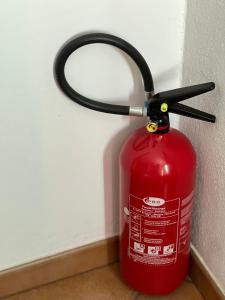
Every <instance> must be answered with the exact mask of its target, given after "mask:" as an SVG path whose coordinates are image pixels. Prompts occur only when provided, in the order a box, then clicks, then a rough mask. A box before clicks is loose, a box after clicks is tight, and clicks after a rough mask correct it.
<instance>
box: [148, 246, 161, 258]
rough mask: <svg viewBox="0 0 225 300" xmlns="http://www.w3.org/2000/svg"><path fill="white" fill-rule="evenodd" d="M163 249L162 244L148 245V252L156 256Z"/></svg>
mask: <svg viewBox="0 0 225 300" xmlns="http://www.w3.org/2000/svg"><path fill="white" fill-rule="evenodd" d="M160 250H161V246H148V254H149V255H152V256H155V255H159V251H160Z"/></svg>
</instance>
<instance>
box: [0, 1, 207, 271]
mask: <svg viewBox="0 0 225 300" xmlns="http://www.w3.org/2000/svg"><path fill="white" fill-rule="evenodd" d="M184 10H185V1H184V0H182V1H181V0H173V1H165V0H142V1H137V0H135V1H129V0H123V1H119V0H98V1H91V0H79V1H78V0H77V1H74V0H67V1H63V0H20V1H18V0H7V1H2V3H1V10H0V28H1V32H0V37H1V46H0V74H1V75H0V76H1V83H0V86H1V101H0V105H1V107H0V115H1V116H0V119H1V126H0V136H1V144H0V146H1V156H0V157H1V167H0V182H1V189H0V201H1V203H0V206H1V209H0V237H1V247H0V269H6V268H9V267H12V266H15V265H19V264H22V263H25V262H28V261H32V260H34V259H38V258H40V257H45V256H47V255H51V254H54V253H57V252H60V251H63V250H67V249H70V248H74V247H78V246H80V245H84V244H86V243H89V242H92V241H96V240H99V239H102V238H104V237H107V236H111V235H114V234H115V233H116V232H117V230H118V225H117V223H118V194H117V192H118V173H117V171H118V167H117V155H118V151H119V148H120V145H121V142H122V140H123V139H124V137H125V136H126V135H127V134H128V132H130V131H131V130H132V128H135V127H137V126H139V125H140V124H144V122H145V121H144V120H142V119H140V120H137V119H135V118H132V119H130V118H127V117H122V116H112V115H105V114H100V113H98V112H93V111H89V110H87V109H85V108H82V107H80V106H78V105H76V104H74V103H73V102H72V101H70V100H68V99H67V98H66V97H64V95H62V93H61V92H60V91H59V90H58V88H57V87H56V84H55V82H54V79H53V72H52V66H53V61H54V58H55V55H56V52H57V51H58V49H59V48H60V47H61V45H62V44H63V43H64V42H65V41H66V40H67V39H68V38H70V37H71V36H73V35H76V34H79V33H81V32H87V31H90V30H91V31H104V32H109V33H112V34H115V35H118V36H120V37H122V38H125V39H126V40H128V41H129V42H131V43H132V44H133V45H134V46H136V47H137V48H138V49H139V51H140V52H141V53H142V54H143V56H144V57H145V58H146V60H147V61H148V63H149V65H150V67H151V70H152V73H153V76H154V79H155V86H156V90H163V89H164V90H165V89H169V88H175V87H177V86H179V85H180V77H181V60H182V44H183V31H184V30H183V23H184ZM67 72H68V78H69V80H70V82H71V83H72V84H74V86H76V87H77V88H78V90H79V91H80V92H81V93H84V94H86V95H88V96H92V97H95V98H96V99H109V100H110V101H112V102H114V103H133V104H134V103H142V102H143V92H142V84H141V79H140V76H139V74H138V72H137V69H136V67H135V66H134V64H133V63H131V62H130V60H128V59H127V58H126V57H125V56H124V55H122V54H121V53H120V52H119V51H117V50H115V49H113V48H111V47H109V46H103V45H98V46H96V45H95V46H90V47H86V48H83V49H82V50H80V51H79V53H77V54H74V55H73V57H72V58H71V59H70V62H69V63H68V66H67ZM209 130H212V129H211V127H210V129H209ZM212 151H213V150H212Z"/></svg>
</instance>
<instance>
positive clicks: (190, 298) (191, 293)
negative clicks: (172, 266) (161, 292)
mask: <svg viewBox="0 0 225 300" xmlns="http://www.w3.org/2000/svg"><path fill="white" fill-rule="evenodd" d="M135 300H203V298H202V297H201V295H200V293H199V292H198V290H197V289H196V287H195V286H194V284H193V283H192V282H190V281H185V282H184V283H183V284H182V285H181V286H180V287H179V288H178V289H176V291H175V292H173V293H171V294H169V295H167V296H155V297H154V296H145V295H139V296H137V297H136V299H135Z"/></svg>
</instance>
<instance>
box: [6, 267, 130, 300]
mask: <svg viewBox="0 0 225 300" xmlns="http://www.w3.org/2000/svg"><path fill="white" fill-rule="evenodd" d="M135 294H136V292H134V291H132V290H131V289H129V288H128V287H127V286H126V285H125V284H123V282H121V280H120V278H119V268H118V264H114V265H110V266H107V267H104V268H101V269H96V270H94V271H90V272H86V273H83V274H80V275H77V276H74V277H71V278H68V279H64V280H61V281H57V282H55V283H52V284H48V285H45V286H42V287H40V288H37V289H33V290H31V291H28V292H25V293H21V294H18V295H15V296H11V297H8V298H7V300H114V299H118V300H120V299H121V300H132V299H133V298H134V295H135Z"/></svg>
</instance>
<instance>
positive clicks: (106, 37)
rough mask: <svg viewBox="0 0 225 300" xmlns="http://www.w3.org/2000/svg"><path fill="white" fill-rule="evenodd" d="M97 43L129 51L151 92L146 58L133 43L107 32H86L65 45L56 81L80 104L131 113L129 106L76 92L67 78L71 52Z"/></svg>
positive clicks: (58, 57)
mask: <svg viewBox="0 0 225 300" xmlns="http://www.w3.org/2000/svg"><path fill="white" fill-rule="evenodd" d="M95 43H103V44H109V45H112V46H115V47H117V48H119V49H121V50H123V51H124V52H125V53H127V54H128V55H129V56H130V57H131V58H132V59H133V60H134V61H135V63H136V64H137V66H138V68H139V70H140V72H141V74H142V77H143V82H144V88H145V91H146V92H149V93H150V92H152V91H153V90H154V88H153V80H152V75H151V72H150V69H149V67H148V65H147V63H146V61H145V59H144V58H143V56H142V55H141V54H140V53H139V52H138V51H137V49H135V48H134V47H133V46H132V45H131V44H129V43H128V42H126V41H124V40H123V39H121V38H118V37H116V36H113V35H110V34H105V33H91V34H86V35H83V36H80V37H78V38H75V39H73V40H72V41H69V42H68V43H67V44H66V45H65V46H63V48H62V49H61V50H60V52H59V54H58V55H57V57H56V60H55V65H54V72H55V78H56V81H57V82H58V84H59V86H60V88H61V89H62V91H63V92H64V93H65V94H66V95H67V96H68V97H69V98H70V99H72V100H73V101H75V102H77V103H78V104H80V105H83V106H85V107H87V108H90V109H93V110H97V111H101V112H105V113H111V114H119V115H129V110H130V107H129V106H125V105H114V104H107V103H102V102H98V101H94V100H91V99H89V98H86V97H84V96H82V95H80V94H79V93H78V92H76V91H75V90H74V89H73V88H72V87H71V86H70V85H69V83H68V82H67V80H66V77H65V64H66V61H67V59H68V57H69V56H70V54H71V53H73V52H74V51H75V50H77V49H78V48H80V47H82V46H85V45H88V44H95Z"/></svg>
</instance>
